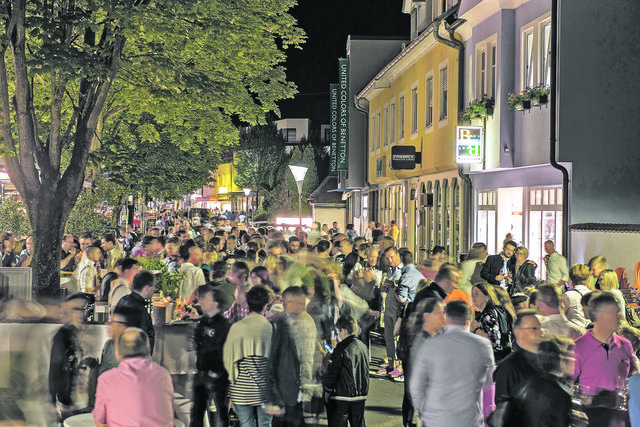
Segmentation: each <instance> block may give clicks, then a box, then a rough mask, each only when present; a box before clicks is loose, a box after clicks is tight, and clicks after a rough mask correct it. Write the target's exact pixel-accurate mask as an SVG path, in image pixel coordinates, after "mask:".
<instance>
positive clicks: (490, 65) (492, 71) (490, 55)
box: [473, 36, 498, 99]
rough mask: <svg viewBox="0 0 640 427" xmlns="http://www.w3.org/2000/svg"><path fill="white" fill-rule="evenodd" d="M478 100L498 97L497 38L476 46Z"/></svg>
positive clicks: (476, 95)
mask: <svg viewBox="0 0 640 427" xmlns="http://www.w3.org/2000/svg"><path fill="white" fill-rule="evenodd" d="M476 61H477V62H476V64H477V66H476V74H475V76H476V84H475V90H474V92H473V93H475V97H476V99H481V98H482V97H483V96H484V95H487V96H488V97H489V98H495V95H496V72H497V62H498V52H497V47H496V37H495V36H492V37H491V38H490V39H489V40H484V41H482V42H480V43H479V44H478V45H477V46H476Z"/></svg>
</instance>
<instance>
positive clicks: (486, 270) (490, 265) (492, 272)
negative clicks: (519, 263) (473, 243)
mask: <svg viewBox="0 0 640 427" xmlns="http://www.w3.org/2000/svg"><path fill="white" fill-rule="evenodd" d="M517 247H518V244H517V243H516V242H514V241H513V240H509V241H507V242H506V243H505V244H504V247H503V248H502V252H500V253H499V254H498V255H489V256H488V257H487V260H486V261H485V262H484V265H483V266H482V271H481V272H480V277H482V278H483V279H484V280H486V281H487V282H489V283H491V284H492V285H495V286H502V287H503V288H504V289H507V288H508V287H510V285H511V284H512V283H513V273H514V270H515V267H516V262H515V260H514V259H512V257H513V254H514V252H515V251H516V248H517ZM505 272H506V274H505Z"/></svg>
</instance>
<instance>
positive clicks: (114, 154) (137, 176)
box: [96, 115, 220, 199]
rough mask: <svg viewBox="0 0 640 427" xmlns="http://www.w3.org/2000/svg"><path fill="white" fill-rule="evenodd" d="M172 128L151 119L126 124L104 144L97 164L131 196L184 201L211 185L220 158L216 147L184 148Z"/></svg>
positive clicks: (121, 124) (192, 146) (194, 146)
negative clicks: (184, 197)
mask: <svg viewBox="0 0 640 427" xmlns="http://www.w3.org/2000/svg"><path fill="white" fill-rule="evenodd" d="M169 128H170V127H169V126H164V125H160V124H158V123H157V122H155V120H153V119H152V118H150V117H149V116H148V115H144V116H143V117H140V118H139V119H138V120H136V121H122V122H121V123H120V124H119V130H118V133H117V135H114V134H111V135H109V136H107V137H106V138H105V140H104V141H103V145H102V147H101V148H100V150H99V151H98V152H97V153H96V161H97V162H98V163H99V164H101V165H102V169H103V171H105V172H106V173H107V175H108V176H109V179H110V180H112V181H114V182H116V183H118V184H120V185H121V186H123V187H126V188H127V192H128V193H129V194H138V195H149V196H151V197H158V198H166V199H174V198H180V197H181V196H183V195H184V194H187V193H190V192H192V191H193V190H195V189H197V188H199V187H202V186H203V185H206V184H207V183H208V182H209V181H210V172H209V171H211V170H214V169H215V167H216V165H217V164H219V163H220V157H219V154H218V152H217V150H216V149H215V146H214V145H207V144H204V143H202V144H201V143H197V142H193V141H192V143H191V144H190V148H185V149H182V148H180V147H179V146H178V145H177V144H175V143H173V142H172V141H173V136H172V135H171V133H170V130H169ZM123 140H124V141H127V142H126V143H123V142H122V141H123Z"/></svg>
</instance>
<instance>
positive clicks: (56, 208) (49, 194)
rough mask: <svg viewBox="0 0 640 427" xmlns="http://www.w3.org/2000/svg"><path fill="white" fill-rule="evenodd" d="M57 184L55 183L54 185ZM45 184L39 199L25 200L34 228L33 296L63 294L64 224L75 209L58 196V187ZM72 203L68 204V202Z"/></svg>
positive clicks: (42, 186)
mask: <svg viewBox="0 0 640 427" xmlns="http://www.w3.org/2000/svg"><path fill="white" fill-rule="evenodd" d="M52 184H53V183H52ZM52 184H49V185H46V184H45V183H43V184H42V185H41V188H40V192H39V194H38V197H34V198H33V199H27V200H25V202H26V204H27V211H28V213H29V219H30V220H31V227H32V229H33V260H34V262H32V263H31V267H32V269H33V297H34V298H36V299H40V298H43V297H45V298H46V297H56V296H58V295H59V293H60V254H61V250H62V249H61V247H62V238H63V235H64V225H65V224H66V222H67V218H68V217H69V213H70V211H71V207H69V206H65V201H64V200H63V198H61V197H58V196H57V195H56V191H54V189H53V187H54V185H52ZM66 203H67V204H68V201H66Z"/></svg>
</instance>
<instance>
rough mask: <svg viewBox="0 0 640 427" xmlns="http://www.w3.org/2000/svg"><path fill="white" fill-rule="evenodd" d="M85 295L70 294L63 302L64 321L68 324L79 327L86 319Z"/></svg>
mask: <svg viewBox="0 0 640 427" xmlns="http://www.w3.org/2000/svg"><path fill="white" fill-rule="evenodd" d="M85 305H86V300H85V296H84V294H82V293H77V294H73V295H70V296H69V297H67V299H65V300H64V303H63V304H62V315H63V319H62V321H63V322H64V323H65V324H67V325H74V326H75V327H79V326H80V325H81V324H82V322H83V320H84V308H85Z"/></svg>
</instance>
